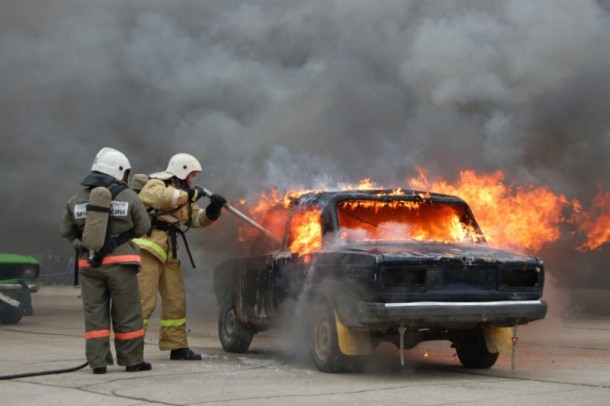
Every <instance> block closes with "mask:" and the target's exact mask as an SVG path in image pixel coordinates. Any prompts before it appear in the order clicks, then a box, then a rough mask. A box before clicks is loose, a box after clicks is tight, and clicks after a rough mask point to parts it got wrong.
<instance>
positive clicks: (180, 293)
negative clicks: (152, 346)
mask: <svg viewBox="0 0 610 406" xmlns="http://www.w3.org/2000/svg"><path fill="white" fill-rule="evenodd" d="M141 256H142V270H141V271H140V273H138V282H139V285H140V298H141V302H142V316H143V318H144V327H145V328H147V327H148V325H149V323H150V317H151V315H152V314H153V313H154V311H155V308H156V307H157V295H160V296H161V320H160V327H159V349H160V350H162V351H165V350H174V349H177V348H186V347H188V341H187V334H186V291H185V289H184V281H183V278H182V271H181V270H180V260H178V259H175V258H169V259H168V260H167V262H161V261H160V260H159V259H157V258H156V257H155V256H154V255H152V254H151V253H149V252H148V251H146V250H141Z"/></svg>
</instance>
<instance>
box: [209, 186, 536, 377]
mask: <svg viewBox="0 0 610 406" xmlns="http://www.w3.org/2000/svg"><path fill="white" fill-rule="evenodd" d="M311 216H313V217H314V219H315V220H314V221H313V222H311ZM305 217H308V218H309V220H308V221H309V222H310V223H309V224H308V225H306V226H301V231H303V229H302V228H303V227H311V224H314V225H315V226H314V228H315V227H318V229H317V230H314V232H313V233H310V234H307V233H305V234H303V233H299V232H296V231H295V230H298V229H299V226H298V223H299V222H301V223H303V224H304V222H303V219H304V218H305ZM262 225H263V226H265V227H271V228H273V229H276V230H279V229H280V228H281V229H283V235H282V237H281V244H275V243H273V241H271V240H270V239H268V238H266V237H264V236H261V238H260V239H259V240H258V241H256V242H255V243H254V244H253V246H252V251H251V252H252V254H251V255H249V256H244V257H240V258H233V259H229V260H227V261H224V262H223V263H221V264H220V265H219V266H218V267H217V269H216V270H215V274H214V282H215V283H214V284H215V291H216V296H217V300H218V303H219V306H220V314H219V320H218V332H219V338H220V341H221V344H222V346H223V348H224V349H225V350H226V351H228V352H245V351H247V350H248V348H249V346H250V343H251V341H252V339H253V336H254V334H256V333H258V332H261V331H265V330H267V329H269V328H291V327H294V326H298V328H300V329H301V330H299V331H300V332H301V333H302V334H304V335H305V336H306V337H308V343H309V345H310V351H311V356H312V358H313V361H314V363H315V364H316V366H317V368H318V369H319V370H321V371H327V372H338V371H343V370H346V369H348V368H350V367H351V366H352V364H353V363H352V361H354V360H358V359H359V358H360V356H362V355H366V354H369V353H371V352H372V350H373V349H374V348H375V347H376V345H378V344H379V343H380V342H381V341H389V342H392V343H394V344H396V345H397V346H398V347H399V348H400V349H401V350H404V349H409V348H413V347H414V346H415V345H417V344H418V343H420V342H423V341H428V340H448V341H450V342H451V343H452V345H453V347H455V349H456V352H457V355H458V358H459V359H460V361H461V362H462V364H463V365H464V366H466V367H473V368H489V367H491V366H492V365H493V364H494V363H495V362H496V360H497V358H498V349H499V348H500V347H501V344H502V343H501V342H500V341H502V340H504V341H506V337H507V334H508V337H509V340H510V327H513V326H517V325H521V324H526V323H529V322H531V321H534V320H538V319H542V318H544V317H545V315H546V311H547V303H546V302H545V301H544V300H541V298H542V293H543V285H544V265H543V262H542V260H541V259H540V258H538V257H534V256H527V255H521V254H516V253H509V252H506V251H501V250H497V249H492V248H490V247H489V246H488V245H487V243H486V241H485V239H484V237H483V235H482V233H481V230H480V228H479V226H478V224H477V222H476V220H475V218H474V216H473V214H472V212H471V210H470V208H469V206H468V205H467V204H466V202H465V201H463V200H462V199H460V198H458V197H454V196H449V195H442V194H435V193H423V192H418V191H408V190H400V189H397V190H368V191H360V190H355V191H340V192H316V193H309V194H304V195H301V196H299V197H297V198H294V199H292V200H291V201H290V202H289V204H287V205H284V206H281V207H280V206H278V207H276V208H275V209H272V210H270V211H269V213H268V216H267V217H266V218H265V219H264V220H263V222H262ZM311 234H313V235H316V238H313V239H311V238H310V239H309V240H308V241H306V242H305V243H306V245H307V246H310V247H311V246H313V247H314V249H313V250H309V251H307V252H306V253H304V252H303V250H302V249H301V248H300V247H302V246H303V245H300V244H302V242H299V241H298V239H302V238H303V236H304V235H305V236H306V237H307V235H311ZM433 237H434V238H433ZM306 239H307V238H306ZM507 330H508V333H507Z"/></svg>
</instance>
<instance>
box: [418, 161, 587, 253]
mask: <svg viewBox="0 0 610 406" xmlns="http://www.w3.org/2000/svg"><path fill="white" fill-rule="evenodd" d="M418 170H419V177H417V178H413V179H410V180H409V184H410V185H411V186H412V187H413V188H418V189H426V190H432V191H434V192H438V193H446V194H451V195H456V196H459V197H461V198H462V199H464V200H465V201H466V202H468V204H469V205H470V207H471V209H472V211H473V213H474V215H475V217H476V218H477V221H478V223H479V226H480V227H481V229H482V230H483V233H484V234H485V237H486V239H487V241H488V242H489V243H490V245H494V246H506V247H511V248H524V249H528V250H534V251H535V250H539V249H540V247H542V246H543V245H544V244H546V243H551V242H553V241H556V240H557V239H558V238H559V237H560V235H561V232H560V230H559V225H560V224H561V223H563V222H565V218H564V216H563V214H562V213H563V210H564V209H565V208H566V207H569V206H570V205H574V204H575V203H574V202H572V203H570V202H568V200H567V199H566V198H565V196H563V195H556V194H554V193H552V192H551V191H550V190H549V189H548V188H547V187H544V186H541V187H530V188H527V189H524V188H520V187H513V186H511V185H506V184H504V174H503V173H502V172H501V171H496V172H494V173H492V174H486V175H485V174H483V175H477V174H476V173H475V172H474V171H462V172H460V178H459V180H458V181H457V182H456V184H454V185H451V184H449V183H447V182H446V181H444V180H442V179H441V180H436V181H433V182H430V181H428V179H427V178H426V174H425V172H424V171H423V170H422V169H421V168H420V169H418Z"/></svg>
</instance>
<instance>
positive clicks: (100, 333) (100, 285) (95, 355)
mask: <svg viewBox="0 0 610 406" xmlns="http://www.w3.org/2000/svg"><path fill="white" fill-rule="evenodd" d="M79 274H80V283H81V296H82V299H83V311H84V314H85V342H86V345H85V347H86V356H87V361H88V362H89V366H90V367H91V368H100V367H105V366H106V365H112V364H113V363H114V361H113V359H112V353H111V351H110V336H111V333H110V328H111V325H112V330H113V331H114V347H115V351H116V357H117V363H118V364H119V365H123V366H130V365H137V364H139V363H141V362H142V361H144V327H143V322H142V313H141V310H140V297H139V296H140V295H139V289H138V279H137V267H136V266H134V265H121V264H119V265H113V266H107V267H101V268H86V269H81V270H80V271H79Z"/></svg>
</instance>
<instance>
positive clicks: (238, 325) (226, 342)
mask: <svg viewBox="0 0 610 406" xmlns="http://www.w3.org/2000/svg"><path fill="white" fill-rule="evenodd" d="M218 337H219V338H220V344H222V348H223V349H224V350H225V351H227V352H234V353H243V352H246V351H248V348H250V344H251V343H252V338H253V337H254V332H253V331H252V330H250V329H248V327H246V326H245V325H244V324H243V323H242V322H241V321H240V320H239V318H238V316H237V314H236V313H235V308H234V307H233V302H232V301H231V299H230V298H229V299H226V300H224V302H223V305H222V306H221V307H220V313H219V316H218Z"/></svg>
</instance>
